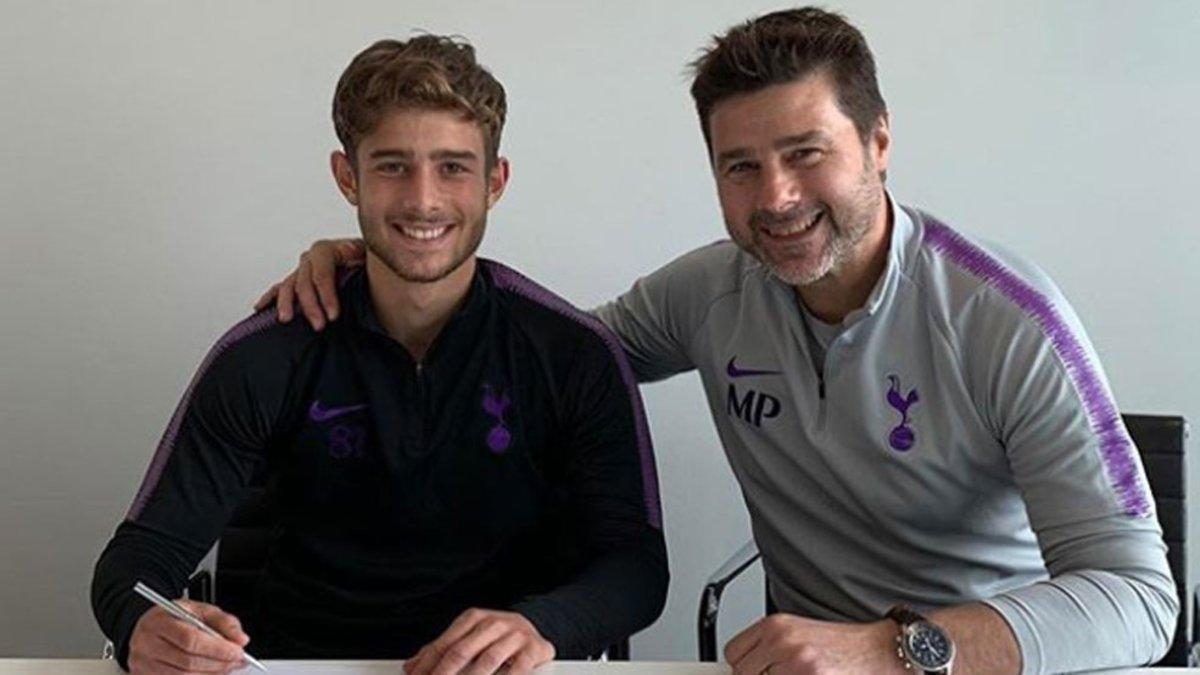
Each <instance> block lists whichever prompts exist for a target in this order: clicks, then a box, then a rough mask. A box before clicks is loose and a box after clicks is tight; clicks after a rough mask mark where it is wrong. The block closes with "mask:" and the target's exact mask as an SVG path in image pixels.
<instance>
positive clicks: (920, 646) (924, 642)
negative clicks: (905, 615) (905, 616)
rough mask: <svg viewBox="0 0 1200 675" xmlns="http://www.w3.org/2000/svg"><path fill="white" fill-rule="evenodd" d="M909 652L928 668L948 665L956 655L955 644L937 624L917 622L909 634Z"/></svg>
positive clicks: (923, 666) (914, 658)
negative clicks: (951, 642)
mask: <svg viewBox="0 0 1200 675" xmlns="http://www.w3.org/2000/svg"><path fill="white" fill-rule="evenodd" d="M908 654H909V656H911V657H912V660H913V661H914V662H915V663H916V665H918V666H920V667H922V668H924V669H926V670H937V669H939V668H944V667H946V665H947V664H949V663H950V659H951V658H953V657H954V645H952V644H950V640H949V638H947V637H946V634H945V633H944V632H942V630H941V629H940V628H938V627H937V626H931V625H930V624H927V623H915V624H913V626H912V631H911V632H910V633H909V634H908Z"/></svg>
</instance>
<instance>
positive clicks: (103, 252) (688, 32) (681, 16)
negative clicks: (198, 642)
mask: <svg viewBox="0 0 1200 675" xmlns="http://www.w3.org/2000/svg"><path fill="white" fill-rule="evenodd" d="M446 5H450V3H444V2H436V3H435V2H382V1H373V2H361V3H336V4H335V3H326V2H316V1H308V2H284V1H282V0H278V1H273V2H239V1H235V0H213V1H209V2H202V3H201V2H196V3H182V2H173V3H165V2H157V1H150V0H145V1H139V2H132V1H129V2H111V3H96V2H76V3H67V2H43V1H25V0H17V1H14V0H5V2H4V3H3V5H0V97H2V98H0V153H2V154H0V224H2V225H0V317H2V318H0V326H2V327H3V328H2V329H0V383H2V384H0V397H2V398H0V424H2V426H0V608H2V609H3V611H0V655H72V656H83V655H91V654H94V653H95V651H96V649H97V648H98V646H99V644H100V640H101V638H100V635H99V631H98V630H97V629H96V628H95V626H94V622H93V620H92V618H91V613H90V610H89V608H88V601H87V587H88V581H89V578H90V575H91V565H92V563H93V561H94V560H95V557H96V555H97V554H98V552H99V550H100V548H101V547H102V545H103V543H104V541H105V540H106V538H107V537H108V536H109V534H110V533H111V531H112V528H113V527H114V526H115V525H116V523H117V521H118V520H119V519H120V517H121V516H122V515H123V513H124V511H125V509H126V507H127V506H128V503H129V501H130V499H131V497H132V494H133V492H134V490H135V489H136V486H137V485H138V483H139V482H140V479H141V475H142V472H143V470H144V467H145V464H146V462H147V461H148V459H149V457H150V455H151V453H152V451H153V448H154V445H155V443H156V442H157V439H158V436H159V434H160V433H161V430H162V428H163V427H164V425H165V423H166V421H167V418H168V416H169V415H170V412H171V410H172V409H173V407H174V405H175V402H176V400H177V398H178V396H179V395H180V393H181V391H182V390H183V388H184V386H185V384H186V382H187V379H188V378H189V377H190V375H191V373H192V370H193V369H194V368H195V366H196V364H197V363H198V362H199V360H200V358H201V357H202V356H203V354H204V352H205V351H206V350H207V348H208V346H209V345H210V344H211V342H212V341H213V340H214V338H215V337H216V336H217V335H219V334H220V333H221V332H222V331H223V330H224V329H225V328H226V327H227V326H229V325H230V324H231V323H233V322H234V321H236V320H237V319H238V318H240V317H241V316H243V315H244V314H245V313H246V312H247V310H248V307H249V304H250V302H251V300H252V299H253V298H254V297H256V296H257V294H258V292H259V291H260V290H262V289H263V288H264V287H265V286H266V285H267V283H268V282H269V281H271V280H273V279H275V278H276V277H278V276H279V275H281V274H282V273H283V272H284V271H285V270H286V269H288V268H289V267H290V266H291V265H292V264H293V261H294V259H295V256H296V254H297V253H298V252H299V251H300V249H301V248H302V247H303V246H305V245H306V244H307V242H309V241H310V240H312V239H313V238H315V237H319V236H331V235H342V234H350V233H353V232H354V231H355V227H354V225H353V222H354V221H353V218H352V214H351V213H350V212H349V210H348V209H347V207H346V206H345V205H344V204H343V203H341V201H340V200H339V199H338V197H337V196H336V193H335V191H334V189H333V185H332V182H331V180H330V179H329V177H328V173H327V169H326V157H327V153H328V151H329V150H330V149H332V148H333V147H334V145H335V140H334V136H333V132H332V128H331V124H330V122H329V119H328V108H329V101H330V97H331V94H332V89H333V84H334V81H335V80H336V78H337V76H338V74H339V73H340V72H341V70H342V68H343V67H344V66H345V65H346V63H347V62H348V60H349V59H350V57H351V56H352V55H353V54H354V53H356V52H357V51H358V50H359V49H361V48H362V47H363V46H365V45H366V44H368V43H369V42H370V41H372V40H374V39H377V38H379V37H383V36H404V35H407V34H408V33H409V31H410V29H412V28H414V27H421V28H426V29H429V30H431V31H434V32H457V33H461V34H463V35H466V36H468V37H469V38H471V39H472V40H473V41H474V43H475V44H476V46H477V47H478V49H479V52H480V55H481V59H482V60H483V61H484V62H485V63H486V64H488V65H489V66H490V67H491V68H492V70H493V71H494V72H495V73H496V74H497V76H498V77H499V78H500V79H501V80H502V81H503V82H504V83H505V85H506V86H507V89H508V92H509V96H510V122H509V125H508V128H507V130H506V133H505V138H504V140H505V143H504V149H505V152H506V153H507V154H508V155H509V156H510V157H511V158H512V160H513V163H514V166H515V178H514V180H513V182H512V184H511V186H510V190H509V193H508V195H507V196H506V198H505V201H504V203H502V204H501V205H500V207H499V208H498V209H497V210H496V211H495V212H494V213H493V219H492V222H491V231H490V233H489V237H488V241H487V242H486V243H485V252H486V254H488V255H490V256H492V257H496V258H500V259H502V260H505V261H507V262H509V263H511V264H514V265H515V266H517V267H519V268H522V269H524V270H525V271H527V272H528V273H530V274H531V275H532V276H534V277H535V278H537V279H540V280H542V281H543V282H545V283H547V284H549V285H551V286H553V287H555V288H557V289H559V290H560V291H561V292H562V293H563V294H564V295H566V296H567V297H568V298H571V299H573V300H575V301H576V302H578V303H580V304H583V305H590V304H593V303H596V302H599V301H601V300H603V299H605V298H608V297H609V296H611V295H613V294H615V293H617V292H619V291H621V290H623V289H624V288H625V287H626V285H627V284H628V283H629V282H630V281H632V280H633V279H634V278H635V277H636V276H637V275H638V274H640V273H644V272H647V271H649V270H651V269H653V268H654V267H655V266H656V265H658V264H661V263H663V262H665V261H667V260H668V259H670V258H671V257H673V256H674V255H676V254H678V253H681V252H683V251H685V250H687V249H689V248H691V247H693V246H696V245H699V244H703V243H706V242H708V241H711V240H713V239H716V238H718V237H720V236H721V234H722V231H723V230H722V227H721V224H720V220H719V218H718V214H717V210H716V205H715V198H714V195H713V190H712V186H711V182H710V178H709V176H708V174H707V168H706V165H705V161H704V153H703V148H702V144H701V141H700V136H699V133H698V129H697V126H696V121H695V119H694V113H693V112H692V110H691V107H690V102H689V100H688V97H687V94H686V91H687V84H688V82H687V78H686V76H685V75H684V69H683V64H684V63H685V62H686V61H688V60H690V59H691V58H693V57H694V56H695V54H696V50H697V48H698V47H700V46H701V45H702V44H703V43H704V42H705V40H706V39H707V36H709V35H711V34H712V33H714V32H717V31H721V30H723V29H724V28H725V27H727V26H728V25H729V24H731V23H732V22H734V21H737V20H741V19H743V18H746V17H748V16H750V15H753V14H756V13H758V12H759V11H761V10H765V9H773V8H775V7H776V5H775V4H774V3H765V2H746V3H741V4H740V5H739V6H737V7H733V6H732V3H729V2H719V1H717V0H703V1H691V2H682V1H679V2H670V3H668V2H661V3H659V2H645V1H642V2H630V1H624V0H623V1H620V2H617V1H610V2H603V3H601V2H590V3H561V2H516V3H513V2H509V3H492V2H482V1H481V2H461V3H453V4H452V5H451V6H446ZM831 5H832V6H833V7H835V8H839V9H842V10H843V11H845V12H846V13H847V14H848V15H849V16H850V18H851V19H852V20H854V21H855V22H856V23H857V24H858V25H859V26H860V27H861V28H863V30H864V31H865V32H866V33H867V36H868V38H869V40H870V41H871V43H872V45H873V47H874V49H875V53H876V56H877V59H878V61H879V63H880V76H881V81H882V84H883V89H884V95H885V97H886V98H887V100H888V102H889V106H890V108H891V110H892V114H893V128H894V136H895V141H896V146H895V155H894V159H893V164H892V170H891V185H892V187H893V188H894V189H895V191H896V193H897V194H898V196H900V198H901V199H902V200H904V201H907V202H911V203H915V204H919V205H921V206H923V207H925V208H927V209H930V210H932V211H934V212H935V213H937V214H939V215H941V216H943V217H944V218H946V219H948V220H949V221H950V222H952V223H955V224H957V225H958V226H959V227H960V228H961V229H964V230H966V231H969V232H972V233H974V234H977V235H981V236H984V237H987V238H990V239H992V240H995V241H999V242H1001V243H1004V244H1007V245H1008V246H1009V247H1011V248H1013V249H1016V250H1018V251H1022V252H1024V253H1026V254H1028V255H1030V256H1032V257H1033V258H1034V259H1036V260H1037V261H1039V262H1040V263H1041V264H1042V265H1043V266H1045V267H1046V268H1047V269H1048V270H1049V271H1050V272H1051V274H1052V275H1053V276H1054V277H1056V278H1057V280H1058V281H1059V282H1060V284H1061V285H1062V286H1063V287H1064V289H1065V290H1066V292H1067V294H1068V296H1069V297H1070V298H1072V299H1073V301H1074V302H1075V305H1076V308H1077V309H1078V311H1079V313H1080V314H1081V315H1082V317H1083V319H1084V321H1085V323H1086V325H1087V326H1088V328H1089V329H1090V331H1091V336H1092V338H1093V340H1094V342H1095V343H1096V345H1097V348H1098V349H1099V351H1100V354H1101V356H1102V357H1103V358H1104V361H1105V364H1106V366H1107V369H1108V373H1109V375H1110V377H1111V380H1112V383H1113V386H1114V388H1115V390H1116V392H1117V395H1118V399H1119V402H1120V405H1121V407H1122V408H1123V409H1125V410H1139V411H1161V412H1174V413H1183V414H1186V415H1188V416H1189V417H1191V418H1192V419H1193V420H1196V419H1200V368H1198V365H1197V364H1198V363H1200V359H1198V358H1197V356H1196V355H1195V353H1194V350H1195V349H1196V347H1197V345H1200V303H1198V301H1197V299H1196V295H1195V289H1197V287H1200V272H1198V271H1197V266H1196V265H1195V264H1194V263H1192V258H1193V257H1194V256H1195V252H1196V251H1197V250H1200V229H1198V228H1197V227H1196V226H1195V225H1194V224H1193V222H1192V219H1191V218H1190V217H1189V216H1191V212H1190V210H1191V209H1190V208H1189V207H1190V206H1191V203H1192V202H1193V201H1194V199H1195V192H1196V190H1197V186H1198V185H1200V165H1198V163H1197V161H1196V160H1195V156H1196V155H1195V150H1194V145H1195V142H1194V140H1193V138H1192V137H1193V136H1194V133H1195V129H1196V128H1197V121H1198V117H1197V113H1196V110H1197V108H1198V107H1200V74H1198V73H1197V72H1196V67H1197V65H1200V40H1197V39H1196V37H1195V36H1196V35H1198V34H1200V5H1198V4H1196V3H1195V2H1191V1H1190V0H1176V1H1173V2H1168V1H1152V2H1141V3H1127V2H1120V1H1116V0H1111V1H1107V0H1106V1H1097V0H1071V1H1067V0H1063V1H1058V2H1053V3H1039V2H1012V3H996V2H989V1H987V0H972V1H969V2H963V1H950V0H946V1H945V2H905V3H894V2H885V1H879V2H867V1H865V0H864V1H861V2H851V1H849V0H846V1H843V2H834V3H831ZM645 393H646V396H647V400H648V407H649V412H650V414H651V416H652V425H653V430H654V434H655V440H656V442H657V446H658V455H659V470H660V473H661V478H662V484H663V499H664V503H665V507H666V525H667V527H668V540H669V546H670V552H671V566H672V573H673V586H672V591H671V596H670V599H669V602H668V607H667V611H666V613H665V614H664V616H663V618H662V619H661V620H660V621H659V622H658V623H657V624H656V625H655V626H654V627H653V628H651V629H650V630H649V631H648V632H646V633H644V634H643V635H642V636H639V638H638V639H637V640H635V644H634V654H635V657H639V658H691V657H692V656H693V655H694V653H695V652H694V649H695V647H694V638H693V635H692V630H693V625H694V613H695V597H696V592H697V591H698V589H699V587H700V585H701V583H702V579H703V578H704V577H705V576H707V574H708V573H709V571H710V570H712V569H713V568H715V567H716V565H717V564H718V563H719V562H720V561H721V560H722V559H723V557H724V556H725V555H726V554H727V553H728V552H730V551H732V550H733V549H734V548H736V546H737V544H739V543H740V542H741V541H742V540H743V539H744V538H745V537H746V536H747V528H746V518H745V515H744V512H743V509H742V506H741V501H740V495H738V493H737V489H736V485H735V484H734V482H733V481H732V479H731V477H730V472H729V470H728V468H727V467H726V465H725V463H724V459H723V457H722V456H721V452H720V449H719V447H718V444H717V442H716V439H715V435H714V433H713V432H712V426H711V422H709V421H708V418H707V414H706V412H705V410H706V408H705V405H704V403H703V400H702V398H701V396H700V394H699V388H698V386H697V383H696V381H695V379H694V378H692V377H682V378H677V379H676V380H675V381H671V382H668V383H665V384H660V385H655V386H652V387H648V388H647V389H646V390H645ZM1197 464H1200V462H1193V465H1197ZM1193 468H1194V469H1195V466H1193ZM1196 470H1197V471H1200V469H1196ZM1190 482H1191V484H1192V486H1193V488H1194V487H1196V484H1197V481H1196V477H1195V476H1194V475H1193V476H1192V480H1191V481H1190ZM1193 532H1195V530H1193ZM1193 578H1194V579H1196V580H1200V576H1195V575H1194V577H1193ZM760 584H761V577H755V578H752V579H749V580H746V581H744V582H741V584H740V586H739V587H738V588H736V589H735V590H734V591H733V597H732V598H731V599H730V600H729V602H731V603H732V604H733V606H732V607H731V612H730V614H729V615H728V618H729V623H730V624H743V623H745V622H746V621H748V620H749V619H750V618H751V617H753V616H754V615H755V614H756V613H757V612H758V611H759V603H760V601H761V592H760V589H761V585H760ZM723 632H726V633H727V632H728V631H727V630H726V631H723Z"/></svg>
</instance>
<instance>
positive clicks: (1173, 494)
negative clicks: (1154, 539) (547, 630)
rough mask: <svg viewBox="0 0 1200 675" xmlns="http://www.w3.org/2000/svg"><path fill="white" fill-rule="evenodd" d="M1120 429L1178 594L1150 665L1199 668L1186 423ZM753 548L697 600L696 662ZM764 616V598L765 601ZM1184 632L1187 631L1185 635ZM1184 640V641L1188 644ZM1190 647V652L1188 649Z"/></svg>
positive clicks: (1130, 424) (711, 650)
mask: <svg viewBox="0 0 1200 675" xmlns="http://www.w3.org/2000/svg"><path fill="white" fill-rule="evenodd" d="M1121 417H1122V419H1123V420H1124V422H1125V428H1127V429H1128V430H1129V435H1130V437H1132V438H1133V442H1134V444H1135V445H1136V446H1137V448H1138V451H1139V453H1140V454H1141V456H1142V464H1143V465H1144V466H1145V468H1146V477H1147V479H1148V480H1149V481H1150V489H1151V491H1152V492H1153V493H1154V503H1155V505H1156V506H1157V508H1158V522H1159V524H1160V525H1161V526H1162V530H1163V540H1164V541H1165V542H1166V544H1167V561H1168V563H1169V564H1170V566H1171V574H1172V575H1173V576H1174V577H1175V591H1176V593H1178V595H1179V608H1180V614H1179V623H1178V624H1177V625H1176V627H1175V638H1174V639H1173V640H1172V642H1171V648H1170V650H1168V651H1167V655H1166V656H1164V657H1163V658H1162V660H1161V661H1159V662H1158V663H1156V664H1154V665H1156V666H1164V667H1166V666H1188V665H1200V664H1197V663H1195V660H1196V659H1193V663H1189V657H1190V656H1191V654H1190V650H1192V649H1194V650H1195V651H1196V658H1197V659H1200V621H1195V620H1194V618H1195V617H1196V616H1197V615H1198V614H1200V588H1197V590H1196V594H1195V597H1194V600H1193V608H1192V613H1191V616H1190V617H1189V614H1188V604H1189V603H1188V590H1187V589H1188V588H1189V587H1190V586H1189V584H1188V578H1187V576H1188V574H1187V546H1186V543H1187V462H1186V456H1185V454H1184V446H1185V443H1186V441H1187V423H1186V422H1185V421H1184V419H1183V418H1182V417H1178V416H1165V415H1122V416H1121ZM758 558H759V553H758V548H757V547H755V545H754V542H752V541H751V542H747V543H746V545H745V546H743V547H742V548H740V549H738V552H737V553H735V554H733V556H732V557H730V558H729V560H727V561H725V563H724V564H723V565H721V567H720V568H718V569H717V571H716V572H714V573H713V575H712V576H711V577H709V579H708V583H707V584H705V586H704V591H703V592H702V593H701V595H700V612H699V617H698V619H697V625H696V632H697V643H698V646H699V653H700V660H701V661H716V660H717V614H718V613H719V612H720V609H721V594H722V593H723V592H724V590H725V587H726V586H728V585H729V582H731V581H733V580H734V579H735V578H736V577H737V576H738V575H739V574H741V573H742V572H743V571H745V570H746V568H748V567H750V565H752V564H753V563H754V561H756V560H758ZM767 603H768V606H767V611H768V613H770V612H771V611H772V608H771V607H770V597H769V596H768V598H767ZM1189 628H1190V630H1189ZM1189 636H1190V642H1189ZM1193 645H1195V647H1194V648H1193Z"/></svg>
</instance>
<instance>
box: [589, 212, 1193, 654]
mask: <svg viewBox="0 0 1200 675" xmlns="http://www.w3.org/2000/svg"><path fill="white" fill-rule="evenodd" d="M889 200H890V195H889ZM891 205H892V213H893V218H892V221H893V222H892V234H891V237H892V240H891V248H890V253H889V257H888V260H887V266H886V269H885V271H884V273H883V275H882V276H881V278H880V280H879V282H878V284H877V285H876V287H875V289H874V290H873V292H872V294H871V296H870V298H869V299H868V300H867V303H866V305H865V306H864V307H863V308H861V309H859V310H856V311H854V312H852V313H851V314H850V315H849V316H847V317H846V319H845V321H844V322H843V324H842V327H841V329H840V332H836V333H833V335H834V337H833V338H832V341H831V342H830V343H829V345H828V348H827V349H826V353H825V355H824V358H823V362H824V369H823V376H819V375H818V369H816V368H814V362H813V355H812V352H811V349H810V342H809V339H808V338H807V337H806V334H805V325H804V320H803V318H802V315H801V309H800V306H799V304H798V300H797V296H796V295H795V292H794V289H793V288H792V287H790V286H788V285H786V284H785V283H783V282H781V281H779V280H778V279H777V278H775V277H774V276H773V275H772V274H771V273H770V272H769V271H768V269H767V268H766V267H765V266H763V265H762V264H761V263H759V262H758V261H757V260H756V259H755V258H753V257H752V256H750V255H749V254H747V253H745V252H743V251H742V250H740V249H739V248H738V247H737V246H736V245H734V244H733V243H731V242H728V241H723V242H718V243H716V244H713V245H710V246H707V247H704V248H701V249H698V250H696V251H693V252H691V253H688V254H686V255H684V256H683V257H681V258H679V259H678V260H676V261H674V262H672V263H670V264H669V265H667V266H666V267H663V268H662V269H660V270H658V271H656V272H654V273H653V274H651V275H649V276H647V277H645V278H642V279H640V280H638V281H637V282H636V283H635V284H634V286H633V288H632V289H631V290H630V291H629V292H627V293H626V294H624V295H622V296H621V297H620V298H618V299H617V300H616V301H615V302H612V303H609V304H607V305H605V306H603V307H601V308H599V309H598V310H597V313H598V314H599V316H600V317H601V318H602V319H603V320H604V322H605V323H606V324H608V325H609V326H610V327H611V328H612V329H613V330H615V331H616V332H617V333H618V334H619V335H620V337H621V338H622V340H623V342H624V346H625V349H626V351H627V352H628V353H629V355H630V357H631V361H632V364H633V366H634V368H635V370H636V371H637V374H638V377H639V379H641V380H642V381H648V380H657V379H661V378H665V377H668V376H670V375H673V374H675V373H680V372H683V371H687V370H691V369H693V368H695V369H698V370H699V371H700V376H701V379H702V381H703V385H704V390H705V394H706V395H707V397H708V403H709V407H710V409H711V412H712V415H713V418H714V420H715V421H716V425H717V430H718V433H719V435H720V437H721V442H722V444H723V445H724V447H725V452H726V455H727V456H728V459H729V463H730V465H731V466H732V467H733V470H734V473H735V474H736V475H737V478H738V481H739V482H740V483H741V486H742V490H743V494H744V496H745V499H746V505H747V506H748V507H749V511H750V516H751V523H752V526H753V530H754V538H755V540H756V541H757V543H758V546H759V548H760V550H761V551H762V554H763V562H764V565H765V568H766V573H767V579H768V581H769V585H770V592H771V595H772V598H773V599H774V601H775V602H776V603H777V604H778V606H779V607H780V608H781V609H782V610H784V611H788V612H794V613H797V614H802V615H806V616H811V617H816V618H820V619H828V620H850V621H870V620H876V619H879V618H880V617H881V616H882V615H883V613H884V612H885V611H886V610H887V609H888V607H890V606H891V605H893V604H895V603H899V602H903V603H908V604H911V605H913V606H916V607H919V608H937V607H946V606H951V605H957V604H962V603H965V602H971V601H982V602H985V603H987V604H988V605H990V606H991V607H993V608H995V609H996V610H997V611H998V612H999V613H1000V614H1001V615H1003V616H1004V618H1005V619H1006V620H1007V621H1008V623H1009V624H1010V625H1011V627H1012V629H1013V632H1014V633H1015V634H1016V638H1017V642H1018V644H1019V646H1020V649H1021V655H1022V659H1023V663H1024V672H1025V673H1042V672H1061V671H1073V670H1082V669H1093V668H1101V667H1112V666H1122V665H1134V664H1141V663H1147V662H1150V661H1153V660H1155V659H1157V658H1159V657H1160V656H1161V655H1162V654H1163V653H1165V652H1166V650H1167V647H1168V646H1169V643H1170V639H1171V634H1172V631H1173V629H1174V625H1175V619H1176V616H1177V614H1178V612H1179V602H1178V599H1177V597H1176V595H1175V590H1174V586H1173V582H1172V579H1171V574H1170V571H1169V568H1168V566H1167V560H1166V547H1165V545H1164V544H1163V541H1162V533H1161V530H1160V529H1159V526H1158V522H1157V519H1156V518H1155V513H1154V501H1153V498H1152V497H1151V495H1150V492H1149V489H1148V487H1147V484H1146V479H1145V475H1144V473H1143V470H1142V466H1141V463H1140V461H1139V459H1138V456H1137V451H1136V449H1135V447H1134V446H1133V443H1132V441H1131V440H1130V438H1129V435H1128V432H1127V431H1126V430H1125V427H1124V425H1123V424H1122V422H1121V418H1120V415H1119V413H1118V411H1117V406H1116V403H1115V402H1114V400H1113V397H1112V394H1111V392H1110V390H1109V387H1108V383H1107V381H1106V379H1105V376H1104V373H1103V371H1102V369H1101V367H1100V363H1099V361H1098V359H1097V357H1096V354H1095V352H1094V351H1093V349H1092V346H1091V344H1090V342H1089V341H1088V339H1087V337H1086V335H1085V334H1084V331H1083V329H1082V327H1081V325H1080V322H1079V320H1078V318H1077V317H1076V315H1075V313H1074V311H1073V310H1072V309H1071V307H1070V306H1069V305H1068V304H1067V302H1066V300H1065V299H1064V298H1063V296H1062V294H1061V293H1060V292H1059V290H1058V288H1057V287H1056V286H1055V285H1054V284H1053V282H1051V281H1050V279H1049V278H1048V277H1047V276H1046V275H1045V274H1044V273H1043V272H1042V271H1041V270H1039V269H1038V268H1036V267H1035V266H1033V265H1032V264H1030V263H1029V262H1027V261H1025V260H1023V259H1021V258H1019V257H1016V256H1014V255H1011V254H1009V253H1006V252H1002V251H1000V250H998V249H996V248H995V247H992V246H986V247H985V246H984V245H981V244H979V243H976V242H974V241H973V240H971V239H969V238H967V237H965V236H963V235H961V234H959V233H958V232H956V231H954V230H952V229H951V228H949V227H947V226H946V225H943V224H941V223H938V222H937V221H935V220H934V219H933V218H931V217H930V216H928V215H926V214H924V213H922V212H920V211H917V210H915V209H908V208H900V207H899V206H898V205H897V204H896V203H895V202H891Z"/></svg>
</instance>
